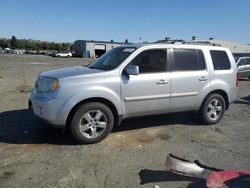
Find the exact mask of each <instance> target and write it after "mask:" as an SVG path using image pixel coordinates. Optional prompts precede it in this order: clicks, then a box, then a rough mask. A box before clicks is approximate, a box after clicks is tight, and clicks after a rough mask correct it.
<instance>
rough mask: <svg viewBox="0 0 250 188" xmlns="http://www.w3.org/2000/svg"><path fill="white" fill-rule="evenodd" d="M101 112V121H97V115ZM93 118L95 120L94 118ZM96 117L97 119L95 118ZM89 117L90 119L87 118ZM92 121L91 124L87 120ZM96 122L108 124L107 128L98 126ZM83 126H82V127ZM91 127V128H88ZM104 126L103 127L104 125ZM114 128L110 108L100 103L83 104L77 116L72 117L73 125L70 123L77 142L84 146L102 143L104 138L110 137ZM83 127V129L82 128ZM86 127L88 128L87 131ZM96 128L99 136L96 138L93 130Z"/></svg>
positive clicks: (76, 113)
mask: <svg viewBox="0 0 250 188" xmlns="http://www.w3.org/2000/svg"><path fill="white" fill-rule="evenodd" d="M99 112H101V113H102V116H101V121H102V122H101V121H99V120H100V118H99V119H98V121H97V120H95V117H96V116H97V113H99ZM92 116H93V118H92ZM94 116H95V117H94ZM85 117H88V118H85ZM90 117H91V118H92V119H91V122H90V121H88V120H87V119H89V118H90ZM83 122H84V123H83ZM95 122H101V123H103V124H104V123H105V122H106V127H105V128H103V127H102V128H101V127H99V126H98V123H96V124H95ZM80 124H81V125H80ZM89 126H90V128H88V127H89ZM102 126H103V125H102ZM113 126H114V115H113V113H112V111H111V110H110V108H109V107H108V106H106V105H105V104H102V103H98V102H90V103H86V104H83V105H81V106H79V107H78V108H77V110H76V112H75V114H74V115H73V117H72V120H71V123H70V131H71V134H72V136H73V137H74V139H75V140H76V141H78V142H79V143H82V144H93V143H97V142H100V141H101V140H103V139H104V138H106V137H107V136H108V134H109V133H110V132H111V130H112V128H113ZM81 127H83V128H81ZM86 127H87V128H88V129H87V130H84V131H85V132H84V131H83V129H86ZM94 127H95V129H96V130H95V133H96V132H98V130H99V133H96V134H97V136H96V137H94V134H93V131H92V129H93V128H94Z"/></svg>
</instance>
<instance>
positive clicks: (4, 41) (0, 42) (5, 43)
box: [0, 39, 8, 48]
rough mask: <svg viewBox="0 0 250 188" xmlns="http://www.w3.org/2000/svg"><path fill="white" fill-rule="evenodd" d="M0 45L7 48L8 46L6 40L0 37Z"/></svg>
mask: <svg viewBox="0 0 250 188" xmlns="http://www.w3.org/2000/svg"><path fill="white" fill-rule="evenodd" d="M0 47H2V48H7V47H8V44H7V42H6V40H4V39H0Z"/></svg>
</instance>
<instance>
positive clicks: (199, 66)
mask: <svg viewBox="0 0 250 188" xmlns="http://www.w3.org/2000/svg"><path fill="white" fill-rule="evenodd" d="M173 69H174V70H175V71H193V70H204V69H205V61H204V56H203V53H202V51H201V50H194V49H174V67H173Z"/></svg>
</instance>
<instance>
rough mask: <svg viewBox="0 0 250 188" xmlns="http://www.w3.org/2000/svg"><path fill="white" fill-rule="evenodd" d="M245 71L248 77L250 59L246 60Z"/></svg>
mask: <svg viewBox="0 0 250 188" xmlns="http://www.w3.org/2000/svg"><path fill="white" fill-rule="evenodd" d="M245 70H246V76H248V77H250V58H246V65H245Z"/></svg>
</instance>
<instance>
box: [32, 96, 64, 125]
mask: <svg viewBox="0 0 250 188" xmlns="http://www.w3.org/2000/svg"><path fill="white" fill-rule="evenodd" d="M62 104H63V100H62V99H59V98H53V97H52V98H51V97H45V96H38V95H36V94H34V92H32V93H31V96H30V98H29V101H28V105H29V109H30V110H31V111H32V112H33V113H34V114H35V115H36V116H38V117H40V118H42V119H44V120H45V121H47V122H49V123H50V124H51V125H52V126H54V127H56V128H64V127H65V124H66V117H63V116H62V115H61V110H62Z"/></svg>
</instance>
